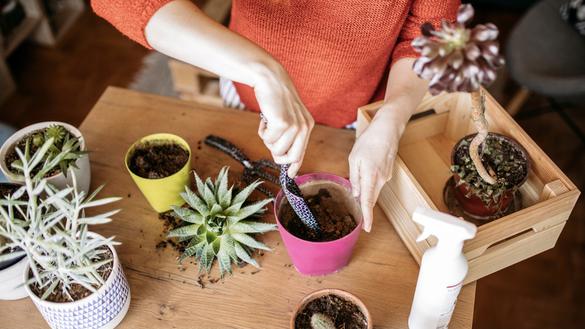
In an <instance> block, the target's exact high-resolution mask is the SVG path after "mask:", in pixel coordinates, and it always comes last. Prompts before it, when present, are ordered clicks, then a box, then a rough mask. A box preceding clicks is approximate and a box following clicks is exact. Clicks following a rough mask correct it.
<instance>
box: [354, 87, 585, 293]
mask: <svg viewBox="0 0 585 329" xmlns="http://www.w3.org/2000/svg"><path fill="white" fill-rule="evenodd" d="M381 105H382V102H378V103H374V104H370V105H367V106H364V107H362V108H360V109H359V110H358V129H357V133H358V136H359V134H360V133H361V132H362V131H363V130H364V128H366V127H367V125H368V124H369V122H370V121H371V119H372V117H373V116H374V115H375V113H376V111H377V110H378V109H379V107H380V106H381ZM470 107H471V99H470V96H469V95H468V94H464V93H456V94H441V95H438V96H435V97H431V96H430V95H427V96H426V97H425V98H424V100H423V101H422V103H421V105H420V106H419V108H418V109H417V112H418V114H417V115H415V117H414V118H413V120H411V122H410V123H409V124H408V125H407V128H406V130H405V132H404V135H403V137H402V139H401V142H400V146H399V150H398V156H397V158H396V163H395V165H394V172H393V178H392V180H391V181H390V182H389V183H388V184H386V186H384V188H383V189H382V192H381V195H380V198H379V200H378V205H379V206H380V207H381V208H382V209H383V210H384V212H385V213H386V215H387V216H388V218H389V220H390V222H392V224H393V225H394V228H395V230H396V231H397V233H398V234H399V235H400V237H401V239H402V241H403V242H404V244H405V245H406V247H407V248H408V250H409V251H410V253H411V254H412V256H413V257H414V258H415V259H416V261H417V262H418V263H419V264H420V261H421V258H422V254H423V253H424V251H425V250H426V249H427V248H429V247H431V246H433V245H434V244H435V243H436V240H435V238H434V237H431V238H429V239H426V240H425V241H422V242H420V243H417V242H416V238H417V236H418V235H419V234H420V233H421V228H420V227H419V226H418V225H417V224H416V223H415V222H414V221H413V220H412V217H411V216H412V213H413V211H414V209H415V208H416V207H417V206H425V207H429V208H433V209H438V210H440V211H444V212H447V211H448V210H447V207H446V205H445V203H444V202H443V188H444V186H445V183H446V181H447V180H448V179H449V178H450V177H451V173H450V171H449V167H450V155H451V150H452V148H453V146H454V145H455V143H456V142H457V141H458V140H459V139H461V138H462V137H463V136H465V135H467V134H470V133H473V132H475V130H474V127H473V124H472V122H471V120H470V116H471V110H470ZM486 118H487V121H488V123H489V127H490V128H489V129H490V131H493V132H499V133H502V134H504V135H507V136H511V137H513V138H515V139H516V140H517V141H518V142H519V143H520V144H522V145H523V146H524V147H525V148H526V150H527V151H528V153H529V155H530V157H531V159H532V168H531V170H530V172H529V177H528V181H527V182H526V183H525V184H524V185H523V186H522V188H521V189H520V191H521V194H522V202H523V204H524V208H523V209H522V210H520V211H517V212H515V213H513V214H510V215H508V216H505V217H502V218H500V219H498V220H495V221H493V222H490V223H487V224H484V225H481V226H479V228H478V231H477V235H476V237H475V238H474V239H473V240H470V241H467V242H466V243H465V246H464V253H465V255H466V257H467V259H468V260H469V274H468V276H467V278H466V281H465V283H469V282H473V281H475V280H477V279H479V278H482V277H484V276H486V275H489V274H491V273H494V272H496V271H499V270H501V269H503V268H505V267H508V266H510V265H513V264H515V263H518V262H520V261H522V260H524V259H526V258H529V257H532V256H534V255H536V254H539V253H541V252H543V251H545V250H548V249H550V248H553V247H554V245H555V243H556V241H557V239H558V237H559V235H560V233H561V231H562V229H563V227H564V225H565V222H566V221H567V219H568V218H569V215H570V214H571V211H572V210H573V207H574V206H575V203H576V201H577V198H578V197H579V194H580V192H579V190H578V189H577V188H576V187H575V185H574V184H573V183H572V182H571V181H570V180H569V179H568V178H567V177H566V176H565V174H563V172H562V171H561V170H560V169H559V168H558V167H557V166H556V165H555V164H554V163H553V162H552V161H551V159H550V158H549V157H548V156H547V155H546V154H545V153H544V152H543V151H542V150H541V149H540V148H539V147H538V145H536V143H535V142H534V141H533V140H532V139H531V138H530V137H529V136H528V135H527V134H526V132H524V130H522V128H521V127H520V126H519V125H518V124H517V123H516V122H515V121H514V120H513V119H512V117H510V115H509V114H508V113H507V112H506V111H505V110H504V109H503V108H502V107H501V106H500V105H499V104H498V103H497V102H496V101H495V100H494V99H493V98H492V97H491V95H489V94H488V93H487V92H486Z"/></svg>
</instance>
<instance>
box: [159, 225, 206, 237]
mask: <svg viewBox="0 0 585 329" xmlns="http://www.w3.org/2000/svg"><path fill="white" fill-rule="evenodd" d="M199 226H201V225H200V224H192V225H185V226H181V227H178V228H176V229H174V230H171V231H170V232H169V233H168V234H167V237H168V238H180V237H191V236H197V230H198V229H199Z"/></svg>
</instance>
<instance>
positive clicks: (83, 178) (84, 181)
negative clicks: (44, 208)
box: [0, 121, 91, 195]
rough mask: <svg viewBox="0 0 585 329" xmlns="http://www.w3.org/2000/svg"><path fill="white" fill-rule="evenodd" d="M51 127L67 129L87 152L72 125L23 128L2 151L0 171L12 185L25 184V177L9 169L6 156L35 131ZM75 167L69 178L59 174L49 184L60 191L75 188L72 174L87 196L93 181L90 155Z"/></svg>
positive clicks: (72, 168)
mask: <svg viewBox="0 0 585 329" xmlns="http://www.w3.org/2000/svg"><path fill="white" fill-rule="evenodd" d="M51 125H59V126H63V127H65V129H67V131H68V132H69V133H71V135H73V136H75V137H77V138H79V141H80V143H81V147H80V148H81V150H82V151H87V148H86V145H85V140H84V139H83V136H82V135H81V132H80V131H79V130H78V129H77V128H75V127H73V126H72V125H70V124H67V123H64V122H57V121H46V122H39V123H35V124H33V125H30V126H27V127H25V128H22V129H20V130H19V131H17V132H15V133H14V134H13V135H12V136H10V138H8V139H7V140H6V141H5V142H4V144H3V145H2V148H1V149H0V169H1V170H2V172H3V173H4V175H5V176H6V178H8V180H9V181H10V182H11V183H18V184H20V183H23V182H24V177H22V175H18V174H15V173H13V172H12V171H11V170H10V169H9V168H8V164H7V163H6V160H5V159H6V156H7V155H8V152H9V151H12V149H13V148H14V145H16V144H17V143H18V142H20V140H22V139H23V138H24V137H25V136H27V135H29V134H31V133H33V132H35V131H38V130H42V129H45V128H47V127H49V126H51ZM75 166H76V167H77V168H74V167H70V168H69V173H68V174H67V176H65V175H64V174H63V173H62V172H59V173H57V174H55V175H53V176H51V177H49V178H48V179H47V182H48V183H50V184H52V185H54V186H55V187H57V188H58V189H65V188H67V186H73V178H72V174H73V175H75V179H76V181H77V190H78V191H83V192H85V193H86V195H87V193H88V192H89V184H90V181H91V170H90V166H89V155H88V154H84V155H83V156H82V157H81V158H79V159H77V161H75ZM71 173H72V174H71Z"/></svg>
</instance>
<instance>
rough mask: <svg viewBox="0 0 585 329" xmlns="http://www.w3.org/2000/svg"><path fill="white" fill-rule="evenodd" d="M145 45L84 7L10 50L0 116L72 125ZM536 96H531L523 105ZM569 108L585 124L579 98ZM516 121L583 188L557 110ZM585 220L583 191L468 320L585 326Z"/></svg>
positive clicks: (498, 278)
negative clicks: (563, 221)
mask: <svg viewBox="0 0 585 329" xmlns="http://www.w3.org/2000/svg"><path fill="white" fill-rule="evenodd" d="M503 20H509V17H504V18H503ZM146 53H147V51H146V50H145V49H143V48H141V47H140V46H138V45H136V44H133V43H132V42H130V41H128V40H127V39H126V38H125V37H123V36H121V35H120V34H118V33H117V32H116V31H115V30H114V29H113V28H111V27H110V26H109V25H107V24H106V23H104V22H103V21H101V20H100V19H98V18H97V17H95V16H94V15H92V14H91V13H86V14H84V15H83V17H82V19H81V20H80V22H78V24H77V26H76V27H75V29H74V31H73V32H72V33H70V34H69V35H68V36H67V37H66V38H65V39H64V40H63V42H62V44H61V45H60V46H59V47H58V48H57V49H46V48H39V47H37V46H33V45H26V46H24V47H22V48H21V49H19V50H18V51H16V52H15V53H14V54H13V55H12V56H11V59H10V64H11V66H12V69H13V72H14V74H15V79H16V81H17V83H18V85H19V90H18V92H17V93H16V94H15V95H14V96H13V97H12V98H10V99H9V100H8V101H7V102H6V103H5V104H4V106H3V107H1V108H0V119H1V120H2V121H5V122H7V123H10V124H12V125H14V126H17V127H22V126H24V125H27V124H29V123H31V122H36V121H41V120H49V119H50V120H60V121H66V122H69V123H72V124H74V125H78V124H79V123H80V122H81V121H82V120H83V118H84V117H85V115H86V114H87V112H88V111H89V110H90V109H91V107H92V106H93V104H94V103H95V102H96V100H97V98H98V97H99V95H100V94H101V93H102V92H103V90H104V88H106V86H108V85H116V86H127V85H128V83H129V82H130V81H131V79H132V77H133V74H134V73H135V72H136V71H137V70H138V69H139V67H140V66H141V59H142V58H143V56H144V55H145V54H146ZM503 95H509V92H507V93H504V94H503ZM502 97H506V96H502ZM541 103H542V99H541V98H539V97H536V96H535V97H532V98H531V100H530V103H529V104H528V105H527V106H526V108H525V109H524V110H525V111H529V110H530V108H531V107H537V106H539V105H540V104H541ZM569 112H570V114H571V115H572V117H573V119H574V120H575V122H576V123H577V124H578V125H580V126H581V127H582V129H584V130H585V104H584V105H583V106H581V108H575V109H571V110H570V111H569ZM520 124H521V125H522V126H523V127H524V128H525V129H526V131H527V132H528V133H529V134H530V135H531V136H532V137H533V138H534V139H535V140H536V142H537V143H538V144H539V145H541V147H542V148H543V149H544V150H545V151H546V152H547V153H548V154H549V155H550V156H551V157H552V158H553V160H554V161H555V162H556V163H557V164H558V165H559V166H560V167H561V169H562V170H563V171H565V173H567V174H568V175H569V176H570V177H571V178H572V179H573V181H574V182H575V183H576V184H577V185H578V186H579V188H580V189H581V190H582V191H583V190H585V170H584V169H585V147H584V146H583V145H582V144H580V142H579V141H578V140H577V139H576V138H575V137H574V136H573V135H572V134H571V132H570V131H569V130H568V129H567V128H566V126H565V125H564V123H563V122H562V121H561V120H560V119H559V117H558V116H557V115H556V114H554V113H549V114H545V115H541V116H537V117H534V118H530V119H523V120H520ZM584 220H585V197H582V198H581V200H580V201H579V202H578V204H577V207H576V208H575V211H574V213H573V215H572V217H571V219H570V220H569V222H568V224H567V225H566V227H565V230H564V232H563V234H562V235H561V238H560V240H559V242H558V244H557V247H556V248H555V249H553V250H550V251H548V252H546V253H543V254H541V255H539V256H536V257H533V258H531V259H529V260H527V261H524V262H522V263H520V264H517V265H515V266H512V267H510V268H508V269H505V270H503V271H500V272H498V273H496V274H493V275H491V276H489V277H486V278H484V279H481V280H480V281H479V283H478V292H477V303H476V310H475V325H474V328H478V329H499V328H502V329H507V328H516V329H524V328H526V329H528V328H535V329H536V328H538V329H559V328H562V329H572V328H575V329H578V328H585V221H584ZM0 327H1V325H0Z"/></svg>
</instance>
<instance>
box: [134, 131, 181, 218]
mask: <svg viewBox="0 0 585 329" xmlns="http://www.w3.org/2000/svg"><path fill="white" fill-rule="evenodd" d="M125 163H126V168H127V169H128V172H129V173H130V175H131V176H132V179H133V180H134V182H135V183H136V185H138V187H139V188H140V190H141V192H142V193H143V194H144V196H145V197H146V199H147V200H148V202H149V203H150V205H151V206H152V207H153V208H154V209H155V210H156V211H157V212H159V213H161V212H165V211H168V210H170V209H171V207H172V206H174V205H175V206H180V205H182V204H183V203H184V200H183V199H182V198H181V196H180V193H181V192H182V191H183V190H184V188H185V186H186V185H188V183H189V170H190V165H191V149H190V148H189V144H187V142H186V141H185V140H184V139H182V138H180V137H179V136H175V135H172V134H153V135H149V136H146V137H143V138H141V139H140V140H139V141H137V142H136V143H134V144H133V145H132V146H131V147H130V149H129V150H128V152H127V153H126V160H125Z"/></svg>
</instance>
